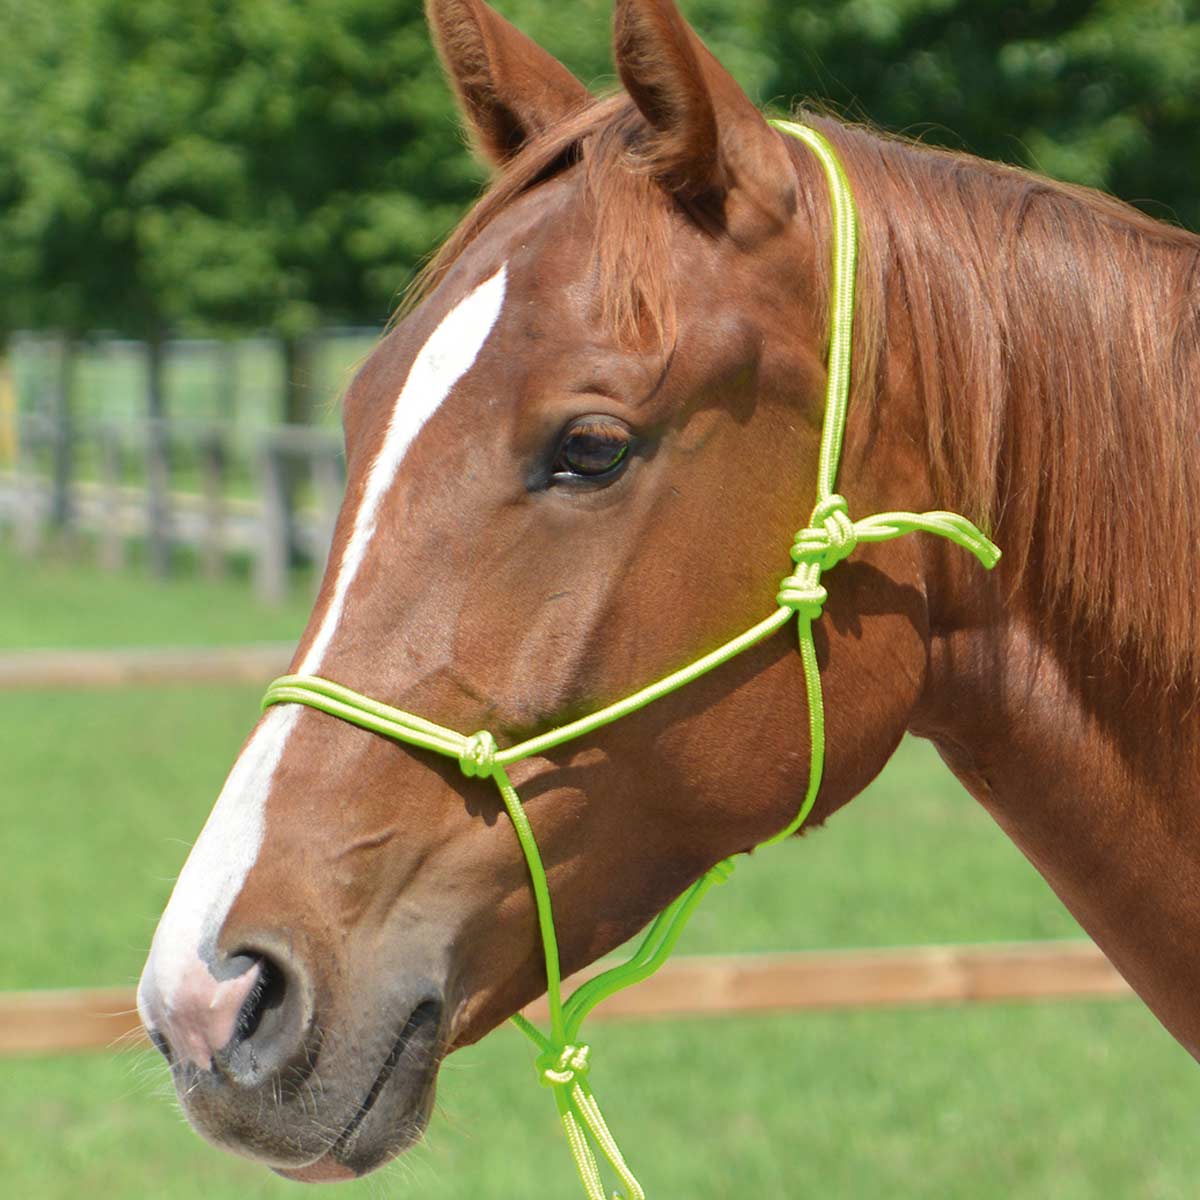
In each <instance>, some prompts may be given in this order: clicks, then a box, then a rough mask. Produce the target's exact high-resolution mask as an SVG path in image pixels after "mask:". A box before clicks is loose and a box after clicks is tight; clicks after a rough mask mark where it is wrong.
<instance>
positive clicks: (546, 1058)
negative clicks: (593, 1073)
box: [537, 1042, 592, 1087]
mask: <svg viewBox="0 0 1200 1200" xmlns="http://www.w3.org/2000/svg"><path fill="white" fill-rule="evenodd" d="M591 1053H592V1048H591V1047H590V1046H585V1045H584V1044H583V1043H582V1042H581V1043H580V1044H579V1045H578V1046H575V1045H572V1044H571V1043H569V1042H568V1043H567V1045H565V1046H564V1047H563V1048H562V1049H561V1050H558V1051H554V1050H547V1051H546V1053H545V1054H541V1055H539V1056H538V1060H537V1071H538V1078H539V1079H540V1080H541V1081H542V1083H544V1084H545V1085H546V1086H547V1087H565V1086H566V1085H567V1084H571V1083H574V1082H575V1080H576V1079H577V1078H579V1077H580V1076H586V1075H587V1073H588V1065H589V1064H588V1059H589V1057H590V1056H591Z"/></svg>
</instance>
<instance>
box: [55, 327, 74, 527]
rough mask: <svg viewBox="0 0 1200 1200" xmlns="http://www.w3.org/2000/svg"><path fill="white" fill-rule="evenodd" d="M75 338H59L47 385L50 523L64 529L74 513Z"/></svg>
mask: <svg viewBox="0 0 1200 1200" xmlns="http://www.w3.org/2000/svg"><path fill="white" fill-rule="evenodd" d="M76 350H77V346H76V343H75V339H74V338H72V337H71V336H70V335H69V334H64V335H63V336H62V337H61V338H60V339H59V347H58V377H57V379H56V380H55V382H54V385H53V387H52V388H51V395H50V404H51V410H50V411H51V438H52V442H51V446H52V450H53V474H52V483H51V491H50V523H51V524H52V525H53V526H54V527H55V528H56V529H58V530H59V531H64V530H66V529H67V528H68V527H69V526H70V524H71V521H72V518H73V517H74V503H73V497H72V487H71V484H72V479H73V476H74V466H75V464H74V455H75V396H74V392H75V365H76V361H75V360H76Z"/></svg>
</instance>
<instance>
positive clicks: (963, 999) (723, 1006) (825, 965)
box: [0, 941, 1132, 1055]
mask: <svg viewBox="0 0 1200 1200" xmlns="http://www.w3.org/2000/svg"><path fill="white" fill-rule="evenodd" d="M595 969H597V968H594V969H593V971H594V970H595ZM589 973H591V972H581V973H580V974H579V975H578V976H576V977H575V979H574V980H572V981H570V982H571V983H572V984H574V983H578V982H580V981H582V980H583V979H584V978H586V977H587V975H588V974H589ZM1130 995H1132V992H1131V991H1130V989H1129V985H1128V984H1126V983H1125V981H1124V980H1123V979H1122V978H1121V977H1120V975H1118V974H1117V972H1116V970H1115V969H1114V968H1113V967H1112V965H1111V964H1110V963H1109V962H1108V960H1107V959H1106V958H1105V957H1104V955H1103V954H1102V953H1101V952H1100V951H1099V950H1098V949H1097V948H1096V947H1095V946H1094V945H1092V944H1091V943H1090V942H1083V941H1069V942H1062V941H1048V942H1023V943H1014V944H1008V945H984V946H916V947H905V948H900V949H889V950H837V951H828V952H821V953H803V954H754V955H742V956H733V957H708V956H705V957H693V958H679V959H676V960H675V961H674V962H670V963H668V964H667V965H666V966H665V967H663V969H662V970H661V971H659V973H658V974H657V975H655V976H652V977H651V978H650V979H648V980H646V981H645V982H644V983H641V984H639V985H638V986H637V987H635V988H630V989H629V990H628V991H624V992H620V993H618V994H617V995H616V996H613V997H611V998H610V999H609V1000H608V1001H607V1002H606V1003H605V1004H604V1005H603V1006H602V1007H601V1008H599V1009H597V1010H596V1012H595V1013H594V1014H593V1019H594V1020H619V1019H624V1020H631V1019H651V1018H662V1017H699V1016H727V1015H730V1014H734V1013H754V1012H795V1011H801V1010H806V1009H848V1008H872V1007H887V1006H900V1005H945V1004H969V1003H978V1002H986V1001H1004V1000H1009V1001H1011V1000H1050V999H1081V998H1087V999H1101V998H1120V997H1127V996H1130ZM526 1012H527V1014H528V1015H529V1016H531V1017H533V1018H535V1019H538V1020H544V1019H545V1015H546V1013H545V1002H544V1001H539V1002H537V1003H535V1004H533V1005H531V1006H530V1007H529V1008H528V1009H527V1010H526ZM142 1042H143V1036H142V1034H141V1032H140V1025H139V1023H138V1019H137V1013H136V1011H135V1000H134V993H133V990H132V989H131V988H101V989H94V990H78V991H42V992H11V993H8V994H5V993H0V1055H17V1054H58V1053H67V1052H72V1051H79V1050H101V1049H106V1048H107V1049H112V1048H119V1047H121V1046H129V1045H141V1044H142Z"/></svg>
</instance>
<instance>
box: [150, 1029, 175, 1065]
mask: <svg viewBox="0 0 1200 1200" xmlns="http://www.w3.org/2000/svg"><path fill="white" fill-rule="evenodd" d="M146 1033H147V1034H148V1035H149V1037H150V1041H151V1043H152V1044H153V1046H154V1048H155V1050H157V1051H158V1052H159V1054H161V1055H162V1056H163V1058H165V1059H166V1060H167V1062H170V1061H171V1044H170V1042H168V1041H167V1039H166V1038H165V1037H163V1035H162V1034H161V1033H159V1031H158V1030H157V1029H147V1030H146Z"/></svg>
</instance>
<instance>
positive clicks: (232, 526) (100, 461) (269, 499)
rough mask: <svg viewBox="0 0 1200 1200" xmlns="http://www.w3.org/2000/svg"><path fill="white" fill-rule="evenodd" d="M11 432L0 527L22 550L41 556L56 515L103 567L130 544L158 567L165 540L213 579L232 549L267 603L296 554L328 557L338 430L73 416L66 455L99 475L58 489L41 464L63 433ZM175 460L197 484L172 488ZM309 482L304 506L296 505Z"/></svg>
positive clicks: (336, 495) (45, 428)
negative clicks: (84, 538)
mask: <svg viewBox="0 0 1200 1200" xmlns="http://www.w3.org/2000/svg"><path fill="white" fill-rule="evenodd" d="M18 429H19V443H18V445H19V452H18V456H17V465H16V467H15V469H9V470H3V471H0V527H4V526H7V527H9V528H11V529H12V530H13V532H14V535H15V539H16V542H17V544H18V546H19V547H21V548H22V549H23V550H24V551H25V552H26V553H34V552H36V551H37V549H38V548H39V546H40V545H41V543H42V541H43V539H44V538H45V536H46V534H47V531H48V530H49V529H50V527H51V526H52V524H53V522H54V521H55V520H56V519H60V518H61V520H62V521H63V522H64V527H65V528H66V529H67V530H68V531H73V532H80V533H86V534H88V535H91V536H93V537H94V538H95V541H96V547H97V555H98V558H99V561H100V563H101V564H102V565H104V566H106V567H109V568H114V569H115V568H118V567H120V566H122V565H123V563H124V562H125V560H126V556H127V547H128V545H129V543H130V542H131V541H133V540H135V539H137V540H141V541H143V542H145V543H146V545H147V547H148V553H149V557H150V558H151V560H152V561H159V560H161V561H160V570H162V569H165V564H168V563H169V561H170V554H169V548H170V546H172V545H179V546H188V547H190V548H191V549H193V550H194V551H195V552H196V554H197V557H198V558H199V561H200V563H201V564H202V567H203V569H204V571H205V574H206V575H208V576H210V577H213V576H218V575H220V574H221V573H222V572H223V571H224V569H225V566H226V563H227V560H228V558H229V556H230V555H232V554H242V555H248V556H249V557H250V559H251V561H252V562H253V564H254V579H255V586H256V588H257V590H258V592H259V595H260V596H261V597H262V598H263V599H265V600H267V601H272V602H275V601H279V600H281V599H282V598H283V596H284V595H285V594H286V590H287V571H288V564H289V562H290V561H291V560H292V558H293V557H294V555H295V553H296V552H300V553H302V554H303V555H304V556H305V557H306V558H307V559H309V560H310V561H312V562H314V563H315V564H316V565H317V566H321V565H322V564H323V563H324V561H325V555H326V553H327V552H328V548H329V543H330V541H331V540H332V536H333V525H334V521H335V519H336V517H337V512H338V509H339V507H340V505H341V497H342V489H343V485H344V465H343V461H342V447H341V438H340V436H339V435H338V434H337V432H336V431H334V430H330V429H321V428H310V427H307V426H287V425H281V426H275V427H273V428H267V429H261V430H258V431H256V432H253V433H250V434H240V433H238V432H237V431H235V430H234V428H233V427H232V426H228V425H220V424H214V423H203V422H200V423H198V422H188V421H132V422H123V423H115V422H111V421H107V422H106V421H93V422H90V423H80V424H77V425H73V426H72V431H71V440H72V447H73V450H72V454H73V455H75V454H79V455H83V456H85V457H90V458H91V459H92V460H93V461H94V464H95V469H94V473H93V475H94V477H93V478H88V479H82V480H80V479H72V480H71V481H70V483H69V488H68V490H67V493H66V494H65V495H63V496H57V495H56V485H55V482H54V480H53V478H52V476H51V475H50V474H49V473H48V472H47V470H46V464H45V462H44V461H43V460H44V459H45V458H46V455H47V454H49V452H50V451H51V450H52V449H53V447H54V445H55V443H56V439H60V438H61V437H62V436H63V433H62V430H60V429H58V428H57V427H56V426H55V425H54V424H53V423H52V422H49V421H47V420H45V419H43V418H39V417H32V416H27V417H25V418H23V419H22V420H21V421H20V422H19V424H18ZM175 459H186V460H188V461H190V462H191V464H192V475H193V476H194V478H195V480H196V490H194V491H182V490H179V489H172V487H171V463H172V461H173V460H175ZM235 460H239V461H240V462H241V463H242V469H243V473H244V475H246V476H248V479H249V492H250V494H249V495H248V496H247V495H235V494H232V489H231V476H232V474H233V471H232V467H233V464H234V462H235ZM130 466H133V467H134V468H135V469H134V470H133V472H132V476H131V477H130V473H129V472H128V471H127V468H128V467H130ZM305 488H306V489H307V496H308V499H307V502H306V504H305V505H304V506H303V507H297V506H296V504H295V503H294V501H295V499H296V497H297V495H298V494H299V493H300V491H302V490H304V489H305ZM59 508H61V509H63V510H64V511H63V512H62V513H61V514H60V513H58V512H57V510H58V509H59ZM156 547H157V549H156Z"/></svg>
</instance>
